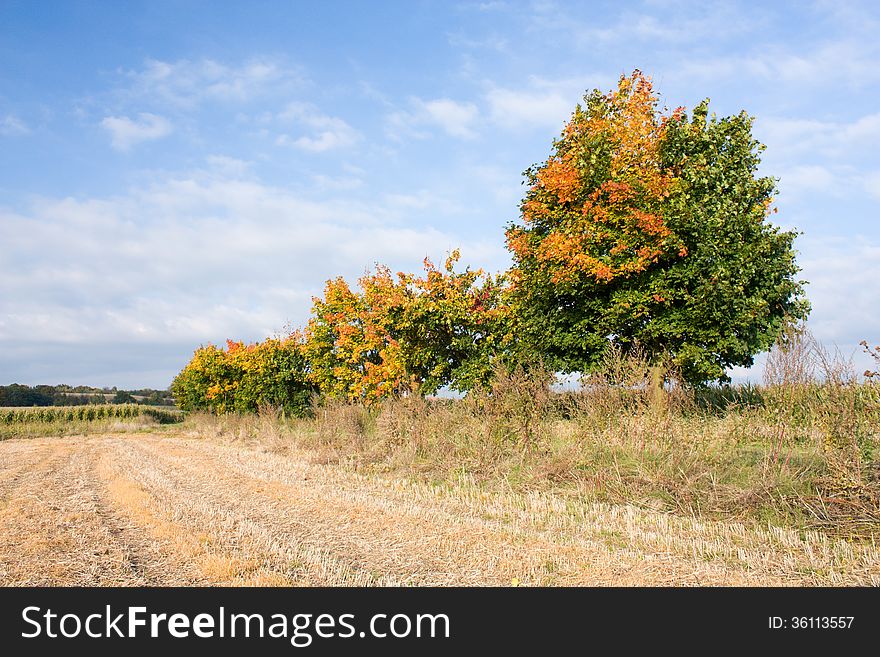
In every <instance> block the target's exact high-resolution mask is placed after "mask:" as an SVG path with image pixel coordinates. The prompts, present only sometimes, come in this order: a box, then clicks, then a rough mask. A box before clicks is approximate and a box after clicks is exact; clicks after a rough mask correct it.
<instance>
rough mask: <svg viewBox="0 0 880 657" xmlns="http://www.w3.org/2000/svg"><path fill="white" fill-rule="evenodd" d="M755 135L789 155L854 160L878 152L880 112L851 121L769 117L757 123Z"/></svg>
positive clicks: (774, 148)
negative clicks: (848, 158)
mask: <svg viewBox="0 0 880 657" xmlns="http://www.w3.org/2000/svg"><path fill="white" fill-rule="evenodd" d="M755 134H756V136H758V138H759V139H760V140H761V141H763V142H764V143H766V144H767V146H768V148H772V149H773V150H774V151H778V152H781V153H782V154H783V155H785V156H790V157H796V156H802V155H805V154H819V155H822V156H831V157H837V156H841V155H846V156H848V157H851V156H853V155H854V154H857V153H865V152H868V153H873V152H874V151H875V148H874V145H875V144H876V143H878V142H880V112H877V113H874V114H866V115H864V116H861V117H859V118H857V119H855V120H853V121H850V122H843V121H818V120H816V119H797V118H781V117H767V118H763V119H759V120H758V121H756V122H755Z"/></svg>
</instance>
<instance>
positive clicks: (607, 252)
mask: <svg viewBox="0 0 880 657" xmlns="http://www.w3.org/2000/svg"><path fill="white" fill-rule="evenodd" d="M656 106H657V97H656V96H655V95H654V93H653V91H652V87H651V81H650V79H649V78H647V77H645V76H644V75H643V74H642V73H641V72H639V71H636V72H635V73H633V75H632V76H630V77H622V78H621V79H620V82H619V85H618V88H617V90H616V91H613V92H611V93H609V94H607V95H605V96H599V97H597V98H595V99H591V104H590V105H588V107H587V108H586V109H584V108H582V107H580V106H578V108H577V110H576V111H575V113H574V115H573V116H572V118H571V120H570V121H569V123H568V124H567V125H566V127H565V129H564V131H563V134H562V137H561V139H560V140H558V141H557V142H556V149H555V151H556V152H555V153H554V154H553V155H551V157H550V158H549V159H548V160H547V162H546V163H545V164H544V165H542V166H541V167H539V168H537V170H535V171H534V172H533V183H534V184H533V185H532V187H531V188H530V190H529V192H528V194H527V196H526V199H525V200H524V202H523V204H522V208H521V209H522V219H523V222H524V224H525V226H516V227H513V228H511V229H510V230H508V233H507V241H508V247H509V248H510V249H511V251H512V252H513V253H514V255H515V256H516V258H517V259H518V260H519V261H520V262H522V261H525V260H529V261H534V262H536V263H537V265H538V267H539V268H541V269H544V270H545V271H546V272H547V273H548V274H549V275H550V279H551V280H552V281H553V282H555V283H560V282H564V281H571V280H574V279H576V278H577V277H579V276H582V275H586V276H588V277H590V278H592V279H594V280H595V281H597V282H609V281H612V280H614V279H615V278H618V277H620V276H628V275H632V274H635V273H638V272H641V271H644V270H645V269H647V268H648V267H650V266H651V264H653V263H655V262H657V261H658V260H659V259H660V258H662V257H664V256H665V255H667V254H668V255H670V256H675V255H676V254H677V255H678V257H684V256H685V255H687V249H685V247H684V246H683V245H682V244H680V243H679V241H678V240H677V238H676V237H675V235H673V233H672V231H671V230H670V229H669V227H668V226H667V225H666V223H665V221H664V219H663V206H664V201H665V199H667V198H668V197H669V196H670V195H671V194H673V193H674V191H675V186H676V182H677V181H676V179H675V178H674V177H673V176H671V175H669V174H667V173H666V172H664V170H663V168H662V166H661V161H660V143H661V140H662V138H663V135H664V131H665V129H666V121H667V119H666V118H662V119H658V115H657V111H656ZM676 112H678V113H679V114H680V112H681V108H679V109H678V110H676ZM673 115H675V113H674V114H673ZM529 225H541V226H543V228H545V229H547V230H544V231H542V232H541V238H540V239H529V237H528V233H529V232H530V230H531V229H529V228H526V226H529Z"/></svg>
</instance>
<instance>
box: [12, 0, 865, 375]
mask: <svg viewBox="0 0 880 657" xmlns="http://www.w3.org/2000/svg"><path fill="white" fill-rule="evenodd" d="M878 33H880V10H878V9H877V8H876V5H875V4H874V3H871V2H865V3H844V2H817V3H812V4H809V3H801V2H797V3H770V4H769V6H760V5H759V4H758V3H754V2H743V3H723V4H720V3H719V4H717V5H715V4H712V3H705V2H677V1H667V0H657V1H649V2H643V3H628V2H608V3H600V2H595V3H563V2H500V1H499V2H474V3H467V2H462V3H453V2H386V3H368V2H351V3H341V2H336V3H331V2H328V3H313V2H309V3H307V2H297V3H291V2H254V1H250V2H238V3H232V2H225V3H221V2H187V1H178V2H159V1H152V2H142V3H139V2H125V3H115V2H67V3H61V2H52V3H49V2H43V3H38V2H30V1H22V2H16V1H10V0H0V384H6V383H12V382H20V383H28V384H35V383H50V384H54V383H61V382H66V383H71V384H83V383H85V384H92V385H99V386H105V385H107V386H112V385H117V386H120V387H142V386H150V387H157V388H164V387H166V386H167V385H168V384H169V383H170V380H171V378H172V377H173V376H174V374H175V373H176V372H177V371H178V370H179V369H180V367H182V366H183V364H185V362H186V361H187V360H188V359H189V357H190V355H191V353H192V350H193V349H194V348H195V347H196V346H198V345H199V344H201V343H207V342H209V341H210V342H215V343H217V342H221V341H223V340H224V339H226V338H227V337H231V338H240V339H245V340H254V339H261V338H263V337H265V336H267V335H269V334H271V333H273V332H278V331H282V330H284V329H285V327H287V326H291V325H293V326H295V325H300V324H302V323H303V322H304V321H305V320H306V318H307V316H308V311H309V307H310V303H311V302H310V300H311V297H312V296H313V295H315V294H318V293H320V291H321V289H322V286H323V282H324V281H325V280H326V279H327V278H330V277H333V276H336V275H340V274H341V275H344V276H346V277H349V278H351V279H354V278H356V277H357V276H358V275H360V274H362V273H363V272H364V270H365V269H367V268H368V267H370V266H371V265H372V264H374V263H375V262H383V263H387V264H389V265H390V266H392V267H394V268H399V269H407V270H413V269H417V268H418V267H419V266H420V263H421V260H422V259H423V258H424V257H425V256H426V255H427V256H430V257H432V258H433V259H435V260H441V259H442V258H443V257H444V255H445V253H446V252H448V251H449V250H450V249H452V248H455V247H460V248H461V249H462V255H463V260H464V261H465V262H466V263H468V264H471V265H474V266H482V267H484V268H487V269H489V270H493V271H494V270H499V269H503V268H505V267H506V266H507V265H508V263H509V261H508V256H507V253H506V251H505V249H504V245H503V230H504V225H505V224H506V223H507V222H508V221H511V220H514V219H516V218H517V214H518V212H517V205H518V201H519V199H520V196H521V194H522V191H523V190H522V187H521V180H522V177H521V173H522V171H523V170H524V169H526V168H527V167H528V166H529V165H531V164H532V163H534V162H537V161H540V160H543V159H545V158H546V157H547V155H548V154H549V152H550V145H551V142H552V140H553V138H554V137H555V136H556V135H557V134H558V132H559V131H560V129H561V127H562V125H563V123H564V122H565V120H566V119H567V117H568V115H569V114H570V113H571V111H572V110H573V108H574V106H575V104H576V103H577V102H578V101H579V100H580V99H581V97H582V96H583V94H584V92H585V91H587V90H589V89H592V88H594V87H599V88H602V89H608V88H610V87H611V86H612V85H613V84H614V82H615V80H616V79H617V77H618V76H619V75H620V74H622V73H629V72H630V71H631V70H632V69H634V68H640V69H642V70H643V71H645V72H646V73H648V74H649V75H651V76H652V77H653V79H654V83H655V88H656V89H657V90H658V91H659V92H660V93H661V95H662V98H663V100H664V102H665V103H666V104H667V105H668V106H670V107H676V106H678V105H685V106H687V107H692V106H693V105H694V104H696V103H697V102H699V101H700V100H701V99H703V98H706V97H708V98H710V99H711V106H710V107H711V109H712V110H713V111H715V112H717V113H718V114H719V115H728V114H733V113H736V112H738V111H740V110H741V109H745V110H746V111H748V112H749V113H750V114H752V115H753V116H755V117H756V122H755V126H754V133H755V135H756V137H757V138H758V139H760V140H761V141H762V142H764V143H765V144H766V145H767V150H766V152H765V155H764V163H763V165H762V171H763V173H765V174H767V175H773V176H777V177H779V178H780V195H779V197H778V202H777V205H778V208H779V214H777V215H774V219H775V220H776V221H777V222H778V223H780V224H782V225H784V226H786V227H794V228H797V229H798V230H799V231H802V232H803V235H802V236H801V237H799V238H798V240H797V248H798V249H799V251H800V258H799V262H800V264H801V266H802V267H803V272H802V277H803V278H804V279H806V280H808V281H810V285H809V287H808V294H809V296H810V299H811V301H812V303H813V313H812V316H811V320H810V326H811V328H812V330H813V332H814V333H815V334H816V335H817V337H819V338H820V339H821V340H822V341H823V342H825V343H826V344H829V345H831V344H836V345H838V346H840V347H841V349H842V350H843V351H845V352H846V353H849V352H850V351H853V350H855V347H856V345H857V343H858V342H859V341H860V340H862V339H867V340H869V341H871V342H873V343H876V342H878V341H880V313H878V312H877V311H878V306H880V303H878V302H880V285H878V283H877V281H878V280H880V226H878V221H877V219H878V217H877V207H878V202H880V149H878V146H880V66H878V64H880V40H878V39H877V37H876V35H877V34H878ZM856 360H857V363H861V362H863V361H862V360H861V359H860V357H858V356H857V357H856ZM736 375H737V376H740V377H741V376H745V375H746V373H744V372H741V371H738V372H736ZM759 375H760V372H759V370H756V371H755V372H753V373H752V374H751V376H753V377H756V376H759Z"/></svg>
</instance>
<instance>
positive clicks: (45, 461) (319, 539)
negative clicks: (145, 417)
mask: <svg viewBox="0 0 880 657" xmlns="http://www.w3.org/2000/svg"><path fill="white" fill-rule="evenodd" d="M310 456H311V455H310V454H309V453H306V452H303V453H300V452H297V451H296V450H290V451H287V452H286V453H284V454H278V453H274V452H272V451H270V450H267V449H265V448H264V447H261V446H260V445H245V444H241V443H235V442H228V441H223V440H220V439H217V440H212V439H204V438H194V437H192V436H191V435H187V434H185V433H183V432H182V431H179V430H171V431H167V430H166V431H164V432H155V433H129V434H104V435H90V436H74V437H64V438H35V439H27V440H21V439H13V440H7V441H4V442H2V443H0V582H2V584H4V585H133V586H143V585H185V586H186V585H194V586H195V585H259V586H266V585H281V586H288V585H294V586H310V585H328V586H334V585H342V586H365V585H366V586H369V585H380V586H384V585H390V586H401V585H418V586H423V585H489V586H494V585H510V584H511V583H519V584H521V585H664V586H665V585H801V586H803V585H860V584H874V585H876V584H878V583H880V550H878V549H876V547H874V546H872V545H870V544H869V545H864V544H861V545H859V544H854V543H850V542H847V541H845V540H840V539H834V538H831V537H829V536H827V535H823V534H819V533H815V532H798V531H795V530H788V529H779V528H762V527H759V526H756V525H746V524H738V523H729V522H720V521H710V520H704V519H694V518H688V517H682V516H677V515H673V514H668V513H662V512H656V511H650V510H646V509H641V508H636V507H631V506H625V505H609V504H603V503H597V502H592V501H586V500H583V499H580V498H578V497H576V496H572V495H566V496H562V495H557V494H555V493H552V492H540V493H538V492H532V493H514V492H511V493H489V492H486V491H482V490H480V489H479V488H477V487H474V486H470V485H467V484H461V485H451V486H443V487H435V486H432V485H430V484H427V483H424V484H419V483H413V482H411V481H405V480H402V479H394V478H391V477H389V476H383V475H379V474H373V475H364V474H360V473H358V472H355V471H353V470H351V469H350V468H348V467H346V466H344V465H338V464H332V465H322V464H316V463H315V462H314V459H313V458H310Z"/></svg>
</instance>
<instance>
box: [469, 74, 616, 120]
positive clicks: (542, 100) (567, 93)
mask: <svg viewBox="0 0 880 657" xmlns="http://www.w3.org/2000/svg"><path fill="white" fill-rule="evenodd" d="M610 82H611V78H610V77H604V76H597V75H585V76H581V77H575V78H564V79H558V80H549V79H545V78H540V77H537V76H531V77H530V78H529V79H528V83H527V85H526V86H525V87H521V88H516V89H511V88H505V87H498V86H495V85H490V86H489V88H488V91H486V93H485V101H486V103H487V105H488V107H489V115H490V117H491V119H492V121H493V122H494V123H496V124H497V125H500V126H501V127H503V128H506V129H510V130H521V129H524V128H541V129H553V130H561V129H562V126H563V125H564V124H565V122H566V121H567V120H568V119H569V118H570V117H571V114H572V112H573V111H574V108H575V105H577V104H578V103H579V102H580V101H581V100H582V99H583V96H584V93H586V92H589V91H590V90H591V89H594V88H599V89H604V88H606V87H608V86H609V84H610Z"/></svg>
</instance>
